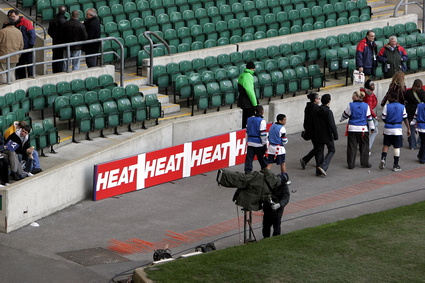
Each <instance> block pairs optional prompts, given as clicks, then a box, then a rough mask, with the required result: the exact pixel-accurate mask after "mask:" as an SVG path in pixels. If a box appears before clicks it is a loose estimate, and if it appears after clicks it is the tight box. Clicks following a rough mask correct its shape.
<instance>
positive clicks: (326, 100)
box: [314, 94, 338, 176]
mask: <svg viewBox="0 0 425 283" xmlns="http://www.w3.org/2000/svg"><path fill="white" fill-rule="evenodd" d="M321 102H322V106H320V107H319V109H318V110H317V111H316V112H315V115H314V132H315V134H314V136H315V139H316V154H317V168H316V176H320V175H323V176H326V175H327V173H326V171H327V170H328V168H329V164H330V162H331V159H332V157H333V156H334V154H335V144H334V140H335V141H336V140H338V131H337V129H336V126H335V119H334V114H333V113H332V110H331V109H330V108H329V104H330V102H331V96H330V94H324V95H322V100H321ZM325 145H326V147H327V148H328V153H327V154H326V156H324V152H325Z"/></svg>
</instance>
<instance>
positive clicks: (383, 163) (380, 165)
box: [379, 159, 385, 170]
mask: <svg viewBox="0 0 425 283" xmlns="http://www.w3.org/2000/svg"><path fill="white" fill-rule="evenodd" d="M384 168H385V159H382V160H381V162H379V169H381V170H384Z"/></svg>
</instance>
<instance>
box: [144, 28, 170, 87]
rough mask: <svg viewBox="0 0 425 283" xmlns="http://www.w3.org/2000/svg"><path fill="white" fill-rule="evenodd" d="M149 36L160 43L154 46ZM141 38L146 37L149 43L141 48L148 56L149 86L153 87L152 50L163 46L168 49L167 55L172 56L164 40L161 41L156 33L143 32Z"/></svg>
mask: <svg viewBox="0 0 425 283" xmlns="http://www.w3.org/2000/svg"><path fill="white" fill-rule="evenodd" d="M150 35H153V36H155V37H156V38H157V39H158V40H159V41H161V43H155V44H154V43H153V41H152V39H151V37H150ZM143 36H144V37H146V39H147V40H148V41H149V45H146V46H143V50H145V51H146V52H147V53H148V54H149V58H150V60H149V85H153V48H154V47H157V46H162V45H164V46H165V47H167V49H168V55H171V54H172V53H171V48H170V46H169V45H168V43H167V42H166V41H165V40H164V39H162V38H161V37H160V36H159V35H158V34H157V33H155V32H153V31H145V32H144V33H143ZM146 47H148V48H149V50H147V48H146Z"/></svg>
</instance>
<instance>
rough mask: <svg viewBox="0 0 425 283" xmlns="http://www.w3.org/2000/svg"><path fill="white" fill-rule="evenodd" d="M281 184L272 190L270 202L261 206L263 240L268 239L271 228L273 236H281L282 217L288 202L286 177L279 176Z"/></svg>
mask: <svg viewBox="0 0 425 283" xmlns="http://www.w3.org/2000/svg"><path fill="white" fill-rule="evenodd" d="M280 177H281V183H280V185H279V186H277V187H275V188H272V189H271V190H270V192H271V202H264V204H263V212H264V215H263V228H262V233H263V237H264V238H269V237H270V232H271V228H272V227H273V234H272V235H273V236H278V235H280V234H281V223H282V215H283V210H284V208H285V206H286V205H287V204H288V202H289V197H290V194H289V188H288V185H287V175H285V174H281V175H280Z"/></svg>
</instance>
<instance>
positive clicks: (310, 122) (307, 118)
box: [300, 92, 320, 169]
mask: <svg viewBox="0 0 425 283" xmlns="http://www.w3.org/2000/svg"><path fill="white" fill-rule="evenodd" d="M307 98H308V99H310V102H307V105H306V106H305V109H304V124H303V126H304V132H303V138H304V139H305V140H311V142H312V144H313V149H312V150H310V151H309V153H307V155H306V156H304V157H303V158H301V159H300V163H301V168H302V169H305V166H306V165H307V163H308V162H309V161H310V160H311V159H312V158H313V156H316V146H315V137H314V133H315V131H314V112H315V111H316V110H317V109H318V108H319V103H320V95H319V94H318V93H316V92H312V93H309V94H307ZM316 164H317V158H316Z"/></svg>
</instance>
